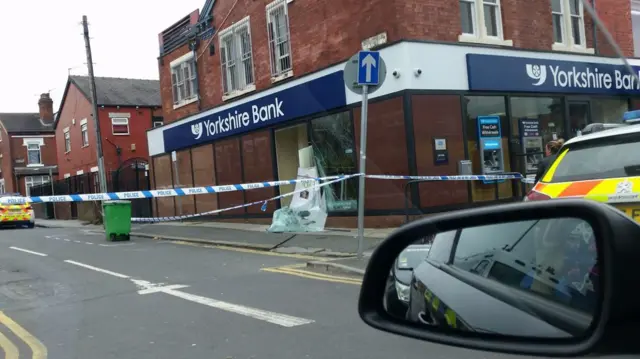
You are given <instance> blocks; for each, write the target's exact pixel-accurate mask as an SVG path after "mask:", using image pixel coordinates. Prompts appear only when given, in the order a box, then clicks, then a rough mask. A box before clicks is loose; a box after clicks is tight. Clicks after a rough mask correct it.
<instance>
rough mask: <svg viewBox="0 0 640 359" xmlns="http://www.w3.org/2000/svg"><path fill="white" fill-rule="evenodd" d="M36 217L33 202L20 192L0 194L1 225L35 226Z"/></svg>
mask: <svg viewBox="0 0 640 359" xmlns="http://www.w3.org/2000/svg"><path fill="white" fill-rule="evenodd" d="M35 220H36V217H35V215H34V213H33V207H31V203H29V202H27V200H26V198H25V197H23V196H22V195H20V194H19V193H3V194H0V226H3V227H4V226H26V227H28V228H33V227H35V224H36V223H35Z"/></svg>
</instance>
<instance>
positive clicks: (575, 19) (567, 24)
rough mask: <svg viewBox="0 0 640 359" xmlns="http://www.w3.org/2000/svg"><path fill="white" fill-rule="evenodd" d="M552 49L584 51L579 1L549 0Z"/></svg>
mask: <svg viewBox="0 0 640 359" xmlns="http://www.w3.org/2000/svg"><path fill="white" fill-rule="evenodd" d="M551 16H552V17H553V42H554V45H553V49H554V50H576V49H577V50H584V49H585V48H586V46H585V45H586V44H585V38H586V36H585V29H584V8H583V6H582V1H581V0H551Z"/></svg>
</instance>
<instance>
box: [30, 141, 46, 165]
mask: <svg viewBox="0 0 640 359" xmlns="http://www.w3.org/2000/svg"><path fill="white" fill-rule="evenodd" d="M27 160H28V162H29V164H30V165H41V164H42V157H41V153H40V143H27Z"/></svg>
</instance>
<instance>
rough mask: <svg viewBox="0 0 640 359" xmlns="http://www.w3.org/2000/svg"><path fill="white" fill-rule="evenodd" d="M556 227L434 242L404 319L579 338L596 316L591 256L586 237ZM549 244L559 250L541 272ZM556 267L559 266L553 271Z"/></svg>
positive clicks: (518, 227)
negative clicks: (542, 250)
mask: <svg viewBox="0 0 640 359" xmlns="http://www.w3.org/2000/svg"><path fill="white" fill-rule="evenodd" d="M563 224H564V227H565V228H560V227H558V226H557V225H555V224H553V223H551V222H550V221H549V220H536V221H523V222H513V223H507V224H501V225H499V226H483V227H473V228H466V229H461V230H456V231H451V232H444V233H440V234H438V235H437V236H436V237H435V239H434V241H433V244H432V246H431V249H430V251H429V255H428V257H427V259H426V260H425V261H422V262H421V263H420V264H419V265H418V266H416V267H415V268H414V269H413V271H412V272H411V273H412V278H411V281H410V285H409V289H410V292H409V309H408V311H407V313H406V319H408V320H410V321H412V322H415V323H420V324H423V325H429V326H441V327H450V328H455V329H458V330H467V331H476V332H492V333H497V334H503V335H504V334H510V335H518V336H530V337H536V336H552V337H571V336H574V335H576V334H578V335H580V334H582V333H584V331H585V330H586V329H587V328H588V327H589V325H590V324H591V321H592V320H593V313H595V312H596V308H595V307H596V305H597V300H596V294H595V293H596V291H595V290H594V286H595V285H598V280H597V279H598V275H597V269H596V268H595V263H596V259H597V252H596V251H595V245H594V243H592V242H593V241H592V238H593V235H592V233H591V235H589V233H586V234H585V233H581V232H580V231H576V230H574V228H573V227H567V222H566V221H565V222H563ZM573 224H574V225H575V223H573ZM569 225H571V223H569ZM574 227H575V226H574ZM567 228H570V229H569V230H567ZM575 228H576V229H577V227H575ZM541 234H544V235H543V236H541ZM479 238H483V240H477V239H479ZM489 238H490V239H491V240H489ZM590 240H591V242H589V241H590ZM550 244H551V245H554V244H557V245H558V246H559V247H558V248H559V249H555V250H552V251H548V252H546V253H554V254H552V255H549V256H554V257H556V259H553V261H554V262H549V261H547V262H544V263H542V264H541V262H540V257H541V255H540V253H542V252H541V249H540V248H543V249H545V248H551V247H549V245H550ZM544 246H547V247H544ZM560 246H562V248H560ZM567 248H568V249H567ZM554 251H555V252H554ZM452 252H453V253H452ZM560 252H562V253H561V254H558V253H560ZM536 253H538V260H536V258H535V257H536ZM560 261H562V263H566V265H564V264H563V265H560V264H555V265H554V264H553V263H559V262H560ZM550 263H551V264H550ZM532 283H534V284H532ZM497 312H500V313H501V315H500V316H496V315H495V313H497ZM503 319H505V320H503Z"/></svg>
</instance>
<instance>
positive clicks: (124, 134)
mask: <svg viewBox="0 0 640 359" xmlns="http://www.w3.org/2000/svg"><path fill="white" fill-rule="evenodd" d="M112 135H114V136H129V135H130V133H128V132H127V133H112Z"/></svg>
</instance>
